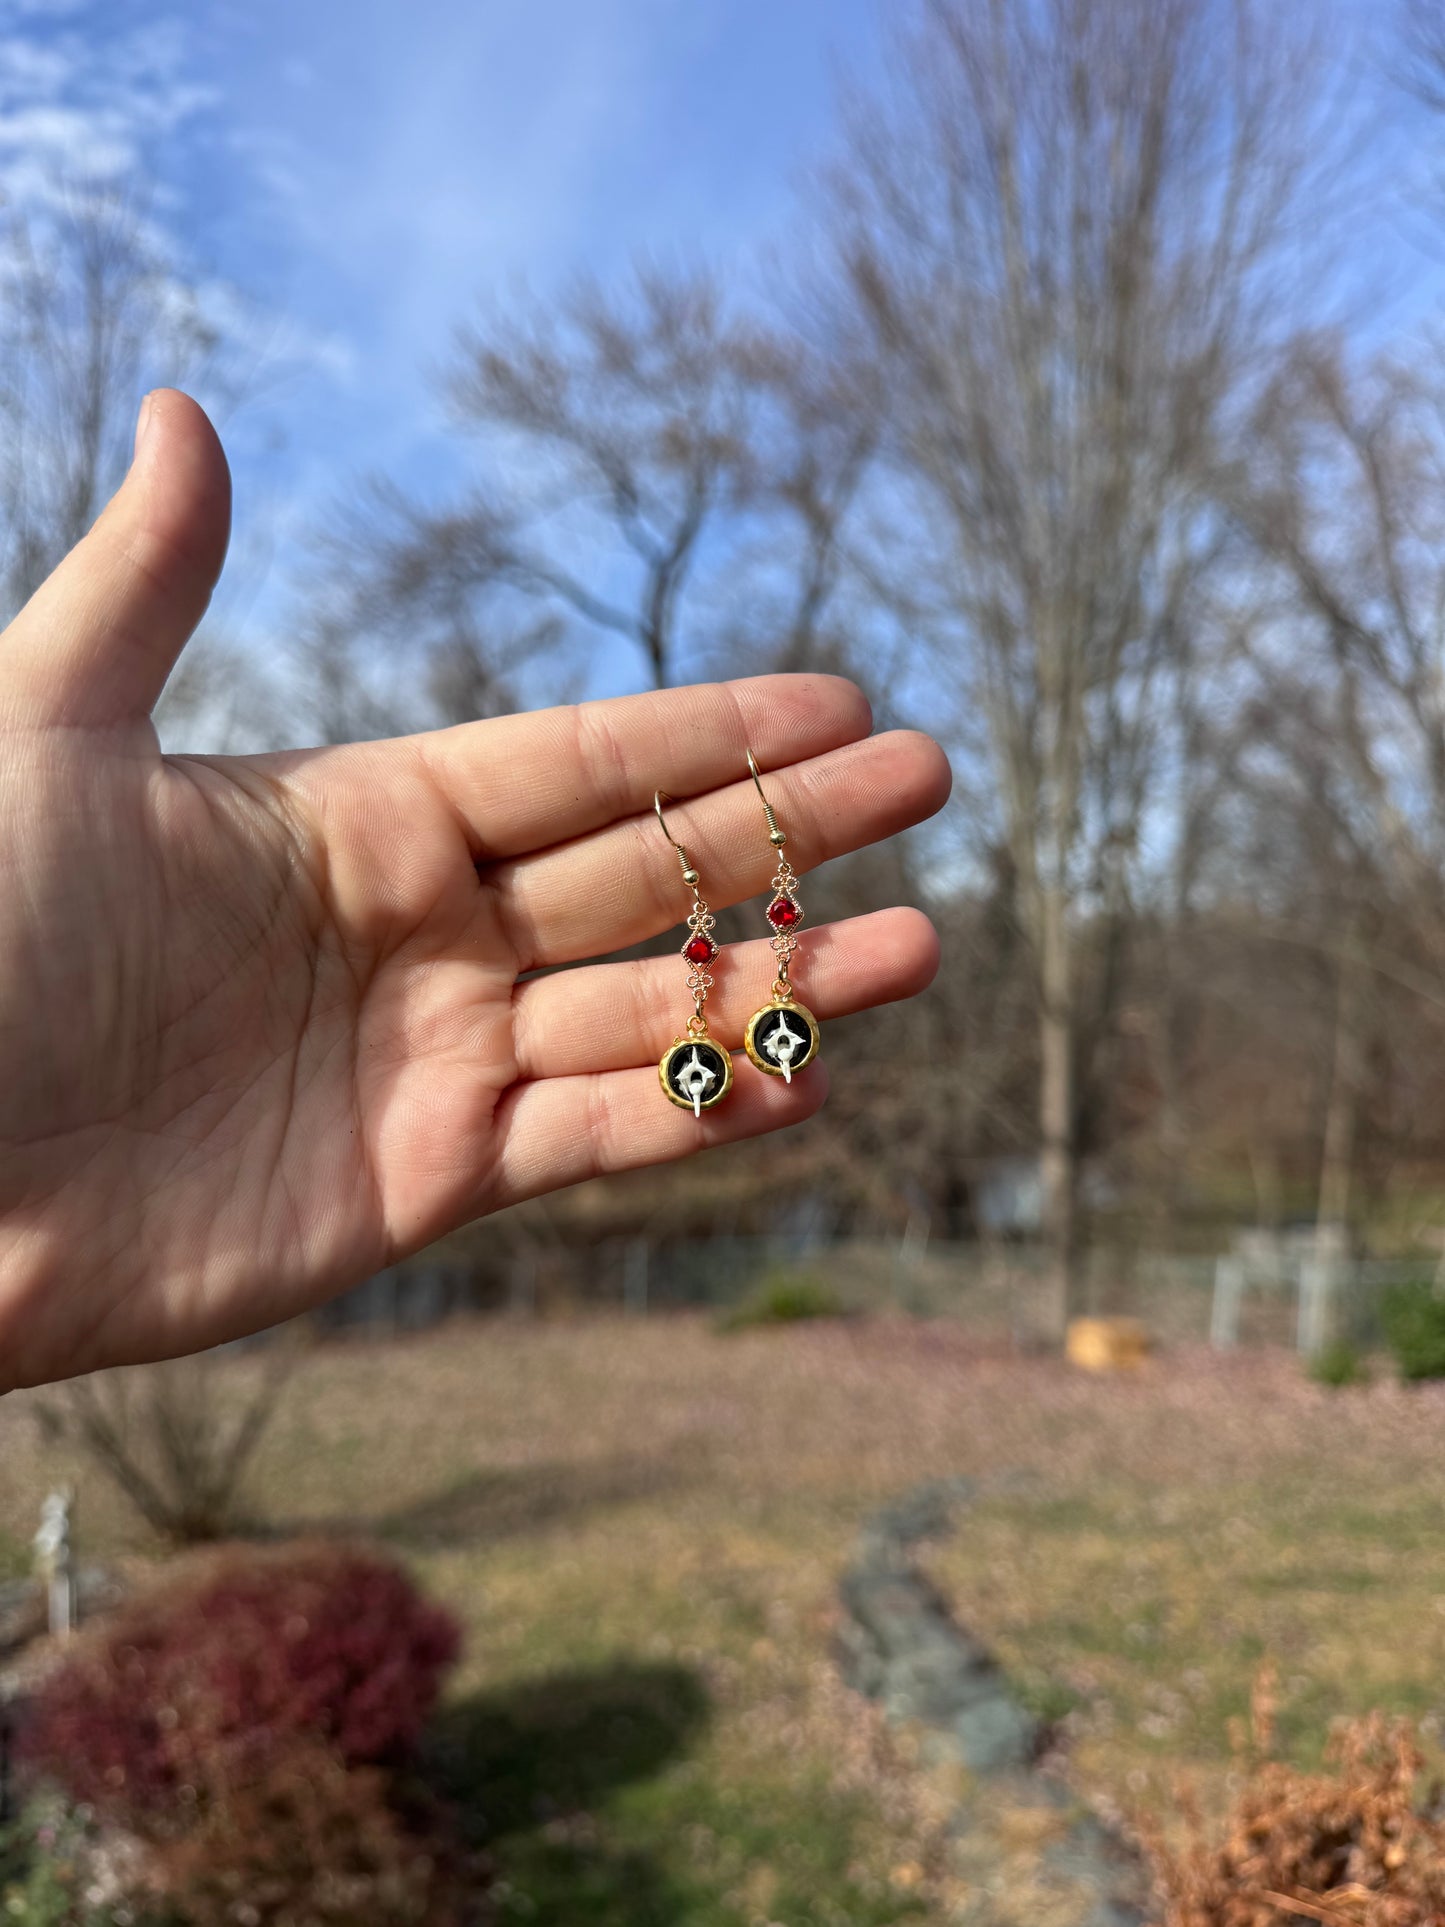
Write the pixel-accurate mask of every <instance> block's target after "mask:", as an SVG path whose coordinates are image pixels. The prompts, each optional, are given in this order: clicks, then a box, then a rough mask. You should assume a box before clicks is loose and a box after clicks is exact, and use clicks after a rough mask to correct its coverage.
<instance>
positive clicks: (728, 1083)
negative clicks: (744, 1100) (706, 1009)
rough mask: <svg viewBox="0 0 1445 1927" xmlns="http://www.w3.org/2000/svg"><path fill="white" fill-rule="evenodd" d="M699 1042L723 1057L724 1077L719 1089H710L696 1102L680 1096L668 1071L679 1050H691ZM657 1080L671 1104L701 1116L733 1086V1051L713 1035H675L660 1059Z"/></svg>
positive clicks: (718, 1102)
mask: <svg viewBox="0 0 1445 1927" xmlns="http://www.w3.org/2000/svg"><path fill="white" fill-rule="evenodd" d="M699 1044H702V1045H706V1047H707V1049H708V1050H710V1051H713V1052H715V1053H716V1055H717V1056H718V1057H720V1058H721V1059H722V1063H723V1078H722V1084H721V1085H720V1087H719V1088H718V1089H717V1090H715V1091H710V1092H709V1093H708V1095H707V1096H706V1097H700V1098H699V1099H698V1100H697V1102H696V1104H694V1102H693V1100H692V1099H691V1098H689V1097H682V1096H680V1095H679V1093H678V1092H677V1091H675V1090H674V1089H673V1088H672V1085H671V1084H670V1083H669V1081H668V1075H667V1073H668V1071H669V1070H670V1069H671V1067H672V1060H673V1058H674V1057H676V1056H677V1054H678V1052H679V1051H684V1050H691V1049H692V1048H693V1047H694V1045H699ZM657 1081H658V1083H659V1084H661V1086H662V1094H663V1096H664V1097H665V1098H666V1099H667V1101H668V1103H669V1104H675V1105H676V1106H677V1108H678V1109H679V1110H680V1111H691V1112H692V1113H693V1115H694V1116H701V1114H702V1113H703V1112H704V1111H710V1110H711V1109H712V1107H713V1105H714V1104H721V1103H722V1101H723V1099H724V1098H725V1097H726V1096H727V1094H728V1092H729V1091H730V1090H731V1089H732V1087H733V1059H732V1052H731V1051H729V1050H727V1049H726V1048H725V1047H724V1046H723V1045H722V1044H719V1043H717V1042H715V1040H714V1039H713V1038H711V1037H706V1036H704V1037H675V1038H674V1039H673V1041H672V1042H671V1044H669V1045H668V1047H667V1049H666V1050H665V1051H664V1052H663V1053H662V1056H661V1058H660V1059H659V1060H658V1065H657Z"/></svg>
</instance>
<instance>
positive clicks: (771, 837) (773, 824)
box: [748, 750, 788, 850]
mask: <svg viewBox="0 0 1445 1927" xmlns="http://www.w3.org/2000/svg"><path fill="white" fill-rule="evenodd" d="M748 769H749V771H750V772H751V774H752V779H753V786H754V788H755V789H756V790H757V792H758V795H759V796H761V797H762V799H763V813H764V815H765V816H766V817H767V819H768V841H769V843H771V844H772V845H773V847H774V848H775V849H779V850H781V849H782V847H783V845H784V844H785V843H786V842H787V840H788V839H787V837H786V836H785V835H784V834H783V832H782V831H781V830H780V829H779V828H778V819H777V817H775V816H774V815H773V806H772V804H771V803H770V802H769V801H768V799H767V797H766V796H765V795H763V783H762V778H761V777H760V776H759V775H758V763H757V758H756V757H755V756H754V755H753V752H752V751H751V750H749V751H748Z"/></svg>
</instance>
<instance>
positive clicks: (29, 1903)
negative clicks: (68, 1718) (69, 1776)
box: [0, 1799, 170, 1927]
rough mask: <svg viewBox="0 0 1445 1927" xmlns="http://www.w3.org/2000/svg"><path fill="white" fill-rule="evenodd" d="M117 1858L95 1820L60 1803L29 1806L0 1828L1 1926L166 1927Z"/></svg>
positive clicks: (40, 1802)
mask: <svg viewBox="0 0 1445 1927" xmlns="http://www.w3.org/2000/svg"><path fill="white" fill-rule="evenodd" d="M130 1872H133V1869H132V1868H129V1867H126V1866H122V1865H120V1864H118V1863H117V1851H116V1849H115V1847H114V1846H113V1845H112V1844H110V1843H108V1842H107V1840H106V1837H105V1834H104V1832H103V1831H102V1829H101V1828H100V1827H99V1826H98V1825H97V1824H96V1822H95V1821H94V1819H93V1818H89V1817H85V1816H83V1815H81V1814H77V1813H75V1812H73V1811H71V1810H70V1809H68V1808H67V1807H66V1806H65V1805H64V1803H63V1802H62V1801H59V1800H56V1799H39V1800H32V1801H31V1802H30V1803H29V1805H27V1806H26V1807H24V1808H23V1809H22V1810H21V1812H20V1814H19V1816H18V1818H17V1819H16V1820H14V1821H13V1822H12V1823H11V1824H10V1825H9V1826H7V1827H0V1921H4V1922H5V1923H6V1927H113V1923H115V1922H116V1921H129V1922H131V1923H133V1927H166V1923H167V1922H168V1921H169V1919H170V1916H169V1915H163V1914H161V1913H157V1912H153V1911H150V1910H149V1907H148V1903H146V1902H145V1901H143V1900H139V1899H137V1897H136V1895H135V1893H134V1892H133V1891H132V1890H131V1885H130V1881H129V1880H128V1879H127V1877H126V1876H127V1874H128V1873H130Z"/></svg>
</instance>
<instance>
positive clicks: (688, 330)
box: [450, 269, 753, 687]
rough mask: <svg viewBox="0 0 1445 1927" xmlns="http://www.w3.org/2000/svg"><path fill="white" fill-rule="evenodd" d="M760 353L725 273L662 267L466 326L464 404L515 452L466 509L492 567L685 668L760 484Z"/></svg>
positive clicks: (456, 384)
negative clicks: (689, 638) (707, 580)
mask: <svg viewBox="0 0 1445 1927" xmlns="http://www.w3.org/2000/svg"><path fill="white" fill-rule="evenodd" d="M748 359H749V342H748V340H747V337H746V335H745V334H744V332H743V331H742V330H741V329H740V328H739V327H737V326H736V325H735V324H734V323H733V322H731V321H730V319H729V318H728V315H727V313H726V306H725V303H724V301H723V298H722V296H721V293H720V291H719V289H718V287H717V285H716V283H715V282H714V281H712V280H711V279H710V278H708V277H705V276H701V275H674V274H670V273H666V272H663V271H662V270H660V269H642V270H640V271H639V272H638V273H637V275H636V276H635V278H634V281H633V284H632V285H631V287H629V288H628V289H626V290H624V291H623V292H622V293H620V294H618V295H616V296H609V295H605V294H604V293H602V292H601V291H600V290H599V289H598V288H597V287H596V286H595V285H593V284H590V283H584V284H579V285H578V286H576V287H574V288H573V289H572V290H571V292H570V293H569V294H568V295H567V296H566V297H565V298H564V299H563V301H562V302H561V304H560V306H559V308H558V310H557V312H556V313H544V312H535V313H533V314H532V315H530V316H528V317H526V318H524V319H523V320H521V321H513V322H510V323H507V322H503V323H500V324H497V325H494V326H476V327H473V328H470V329H468V330H467V331H465V332H464V334H463V336H462V344H461V354H460V358H459V361H458V365H457V367H456V368H455V370H454V372H453V375H452V379H451V383H450V394H451V399H452V402H453V405H454V408H455V410H456V414H457V417H458V420H459V421H460V422H461V424H462V425H463V426H464V427H465V428H467V429H469V430H473V431H482V432H485V433H486V434H487V435H488V437H489V441H490V446H491V447H492V449H493V450H494V451H496V452H497V453H498V454H500V455H503V456H504V457H505V458H506V459H507V460H508V461H509V462H510V464H511V465H512V475H511V479H510V480H509V482H508V484H507V486H506V488H505V491H503V490H501V489H499V488H497V487H496V485H495V484H494V485H493V489H492V491H491V492H490V493H488V492H485V491H484V492H480V493H478V495H477V496H476V497H475V498H474V499H473V501H472V503H471V504H470V505H469V506H468V507H467V509H466V510H465V511H464V513H463V515H462V516H461V517H460V518H458V519H457V521H454V522H453V523H452V527H453V529H454V530H455V531H456V533H457V535H459V536H460V538H461V539H462V541H463V542H464V544H465V546H466V547H467V549H468V551H469V553H470V557H471V566H472V568H473V570H474V573H475V577H476V579H477V580H478V581H479V582H481V583H484V584H488V585H492V586H496V585H498V584H502V585H506V586H509V587H511V588H513V589H515V590H517V591H520V592H521V593H523V594H525V595H527V596H529V597H532V598H534V599H537V600H540V601H541V602H543V603H544V604H546V605H547V606H549V607H551V608H554V609H561V610H562V611H564V612H566V613H568V614H569V615H570V616H572V617H573V618H580V619H581V621H582V622H583V623H584V624H586V625H588V626H589V627H590V628H591V629H593V630H601V631H604V632H608V633H611V634H613V635H615V636H619V637H622V638H624V639H625V640H627V641H628V642H631V643H633V644H634V645H635V646H636V647H637V649H638V650H639V651H640V652H641V654H642V656H643V658H644V660H645V662H646V664H647V669H648V673H649V675H650V677H651V679H652V681H653V682H654V683H656V684H657V685H658V686H659V687H660V686H662V685H663V684H665V683H667V682H669V681H671V680H672V678H673V677H674V675H675V674H676V672H677V668H678V662H679V657H680V653H681V650H682V646H683V639H682V635H681V599H682V592H683V589H684V587H685V585H686V583H687V580H688V577H689V574H690V573H691V572H692V571H693V569H694V568H695V566H696V564H697V562H698V558H699V556H700V554H701V553H702V551H703V548H704V542H705V537H706V535H707V533H708V531H709V528H710V525H712V524H714V523H716V521H717V520H719V519H720V518H721V517H723V516H724V515H726V514H727V513H729V512H730V511H735V510H736V509H737V508H738V507H739V506H740V505H741V504H742V503H743V502H744V501H745V500H746V498H747V495H748V492H749V488H750V473H749V469H750V464H749V452H750V451H749V432H748V418H749V413H750V410H751V408H752V405H753V386H752V383H751V381H750V379H749V367H748ZM458 524H459V526H458ZM589 550H590V553H591V556H592V558H593V560H592V566H590V567H587V566H585V565H584V564H583V563H582V561H581V559H580V558H582V557H583V556H585V555H587V554H588V553H589Z"/></svg>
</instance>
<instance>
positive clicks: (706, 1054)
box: [657, 1037, 733, 1117]
mask: <svg viewBox="0 0 1445 1927" xmlns="http://www.w3.org/2000/svg"><path fill="white" fill-rule="evenodd" d="M657 1075H658V1077H659V1078H660V1079H661V1080H662V1088H663V1090H664V1092H665V1093H666V1094H667V1097H668V1099H669V1100H670V1101H671V1102H672V1103H674V1104H676V1105H679V1106H680V1107H681V1108H682V1109H683V1110H684V1111H691V1112H692V1113H693V1114H694V1116H696V1117H701V1116H702V1114H703V1112H704V1111H705V1110H707V1109H708V1108H709V1107H710V1106H711V1105H714V1104H716V1103H717V1102H718V1100H719V1099H720V1098H723V1097H726V1096H727V1094H728V1091H729V1089H730V1088H731V1086H732V1081H733V1060H732V1058H731V1057H730V1056H729V1054H728V1053H727V1052H726V1051H725V1050H723V1049H722V1048H721V1046H720V1045H718V1044H715V1043H713V1041H712V1039H711V1038H709V1037H684V1038H682V1039H680V1040H679V1042H677V1043H675V1044H674V1045H673V1046H672V1047H671V1049H669V1050H666V1051H664V1052H663V1054H662V1062H661V1063H660V1064H659V1065H658V1067H657Z"/></svg>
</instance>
